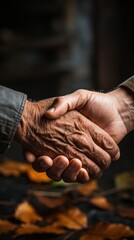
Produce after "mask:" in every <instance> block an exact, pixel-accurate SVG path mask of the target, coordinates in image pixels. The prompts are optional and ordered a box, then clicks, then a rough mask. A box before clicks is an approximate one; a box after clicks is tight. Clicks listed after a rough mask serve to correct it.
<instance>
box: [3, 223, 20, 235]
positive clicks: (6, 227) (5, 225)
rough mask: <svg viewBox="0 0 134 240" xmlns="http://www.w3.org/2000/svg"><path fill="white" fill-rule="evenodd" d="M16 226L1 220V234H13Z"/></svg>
mask: <svg viewBox="0 0 134 240" xmlns="http://www.w3.org/2000/svg"><path fill="white" fill-rule="evenodd" d="M16 227H17V226H16V225H15V224H13V223H11V222H9V221H6V220H0V234H4V233H8V232H12V231H14V230H15V229H16Z"/></svg>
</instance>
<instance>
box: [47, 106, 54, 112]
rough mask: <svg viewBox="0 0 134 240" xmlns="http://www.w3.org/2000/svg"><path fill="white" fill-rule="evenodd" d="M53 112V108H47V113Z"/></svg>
mask: <svg viewBox="0 0 134 240" xmlns="http://www.w3.org/2000/svg"><path fill="white" fill-rule="evenodd" d="M54 111H55V108H54V107H50V108H48V110H47V112H54Z"/></svg>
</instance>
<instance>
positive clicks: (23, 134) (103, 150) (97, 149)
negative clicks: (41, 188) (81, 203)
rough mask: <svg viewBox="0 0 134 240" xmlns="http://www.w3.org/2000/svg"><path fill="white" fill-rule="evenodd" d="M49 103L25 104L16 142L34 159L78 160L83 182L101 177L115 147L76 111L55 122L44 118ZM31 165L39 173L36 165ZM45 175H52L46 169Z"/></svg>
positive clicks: (116, 148)
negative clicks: (82, 173) (83, 174)
mask: <svg viewBox="0 0 134 240" xmlns="http://www.w3.org/2000/svg"><path fill="white" fill-rule="evenodd" d="M51 102H52V99H47V100H43V101H40V102H36V103H31V102H29V101H27V103H26V107H25V109H24V112H23V115H22V118H21V121H20V124H19V126H18V129H17V133H16V140H17V141H18V142H20V143H21V145H23V147H24V148H26V149H27V150H28V151H30V152H32V153H33V154H34V155H35V156H36V157H39V156H41V155H48V156H49V157H50V158H56V157H58V155H64V156H65V157H67V158H68V159H69V160H71V159H72V160H73V159H78V160H80V161H81V164H79V166H77V168H78V169H79V170H80V168H81V167H83V168H84V169H86V170H87V173H88V175H87V173H85V174H86V176H85V179H86V180H88V179H89V177H90V178H97V177H100V176H101V175H102V170H103V169H106V168H107V167H109V165H110V163H111V159H112V158H114V157H116V155H117V154H119V149H118V146H117V145H116V144H115V142H114V141H113V139H112V138H111V137H110V136H109V135H108V134H107V133H106V132H104V131H103V130H102V129H101V128H99V127H98V126H97V125H95V124H94V123H92V122H91V121H90V120H88V119H87V118H86V117H84V116H82V115H81V114H80V113H79V112H77V111H70V112H68V113H66V114H64V115H63V116H62V117H61V118H58V119H56V120H49V119H46V118H45V116H44V112H45V110H46V109H47V108H48V107H49V106H50V103H51ZM71 163H72V162H71ZM65 165H66V166H67V165H68V163H67V162H66V164H65ZM72 165H73V164H72ZM33 166H34V168H35V169H36V170H37V171H40V169H39V167H38V164H37V162H35V163H34V164H33ZM74 167H75V166H74ZM84 171H85V170H84ZM78 173H79V172H78ZM78 173H77V175H78ZM48 175H50V176H51V171H49V170H48ZM53 175H54V173H53ZM52 177H53V179H54V180H59V178H57V179H56V178H55V177H54V176H52ZM58 177H59V176H58ZM76 177H77V176H76ZM76 177H75V180H76ZM63 179H65V180H66V179H67V173H65V176H63ZM71 180H72V179H71ZM66 181H70V180H69V179H67V180H66ZM73 181H74V179H73Z"/></svg>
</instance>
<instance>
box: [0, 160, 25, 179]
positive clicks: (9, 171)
mask: <svg viewBox="0 0 134 240" xmlns="http://www.w3.org/2000/svg"><path fill="white" fill-rule="evenodd" d="M28 167H29V165H28V164H26V163H21V162H16V161H12V160H10V159H5V160H4V162H2V163H1V164H0V173H1V174H3V175H4V176H6V177H8V176H15V177H19V176H20V175H21V173H25V172H27V170H28Z"/></svg>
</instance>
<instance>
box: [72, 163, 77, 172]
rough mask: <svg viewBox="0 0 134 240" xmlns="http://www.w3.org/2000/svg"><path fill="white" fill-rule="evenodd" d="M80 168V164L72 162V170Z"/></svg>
mask: <svg viewBox="0 0 134 240" xmlns="http://www.w3.org/2000/svg"><path fill="white" fill-rule="evenodd" d="M78 168H79V166H77V165H76V164H74V163H71V164H70V169H71V170H72V171H75V170H77V169H78Z"/></svg>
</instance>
